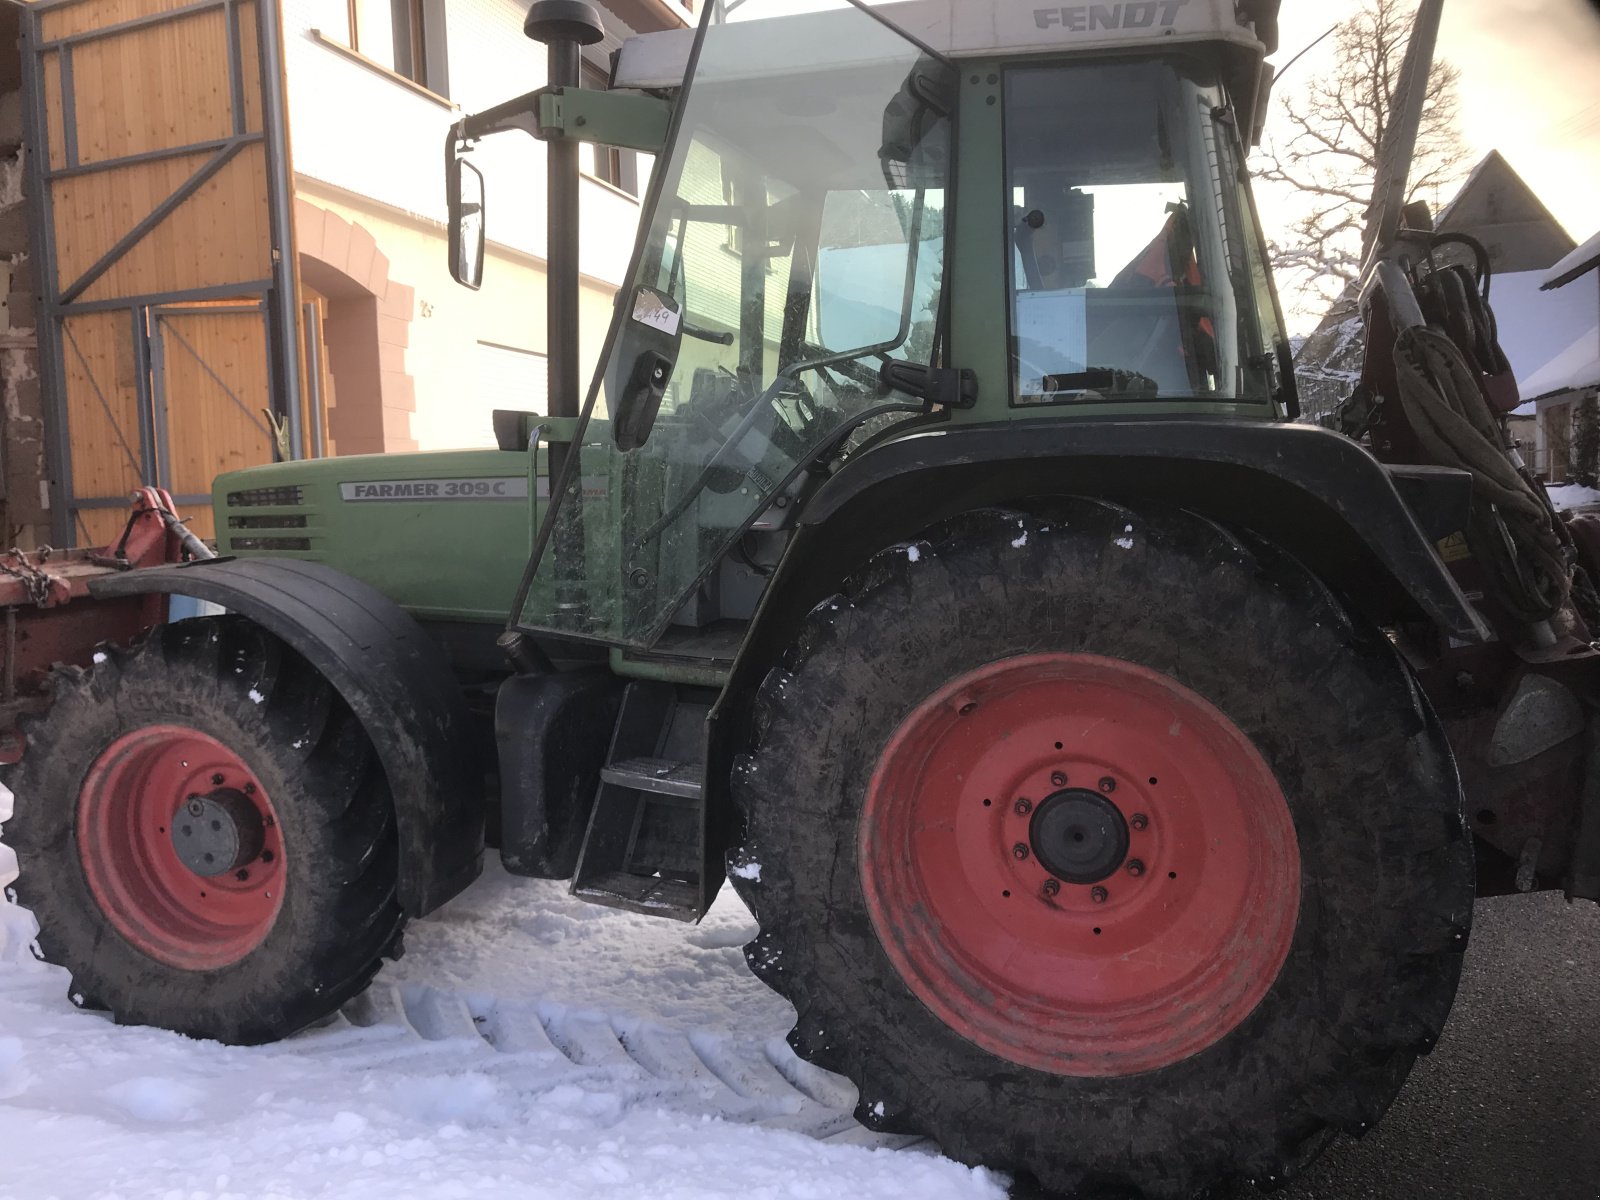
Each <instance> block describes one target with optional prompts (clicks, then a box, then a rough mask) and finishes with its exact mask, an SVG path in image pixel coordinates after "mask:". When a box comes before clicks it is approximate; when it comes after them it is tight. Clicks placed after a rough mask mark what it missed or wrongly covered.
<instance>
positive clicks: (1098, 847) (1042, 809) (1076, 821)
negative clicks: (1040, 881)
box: [1028, 788, 1128, 883]
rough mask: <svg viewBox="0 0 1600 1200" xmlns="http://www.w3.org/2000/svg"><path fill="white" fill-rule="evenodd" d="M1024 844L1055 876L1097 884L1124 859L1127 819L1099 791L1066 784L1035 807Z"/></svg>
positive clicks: (1126, 843) (1126, 841)
mask: <svg viewBox="0 0 1600 1200" xmlns="http://www.w3.org/2000/svg"><path fill="white" fill-rule="evenodd" d="M1028 842H1029V844H1030V846H1031V847H1032V849H1033V854H1034V857H1036V858H1037V859H1038V860H1039V865H1040V866H1042V867H1043V868H1044V869H1045V870H1046V871H1048V872H1050V874H1051V875H1053V876H1055V877H1056V878H1057V879H1060V880H1063V881H1065V882H1067V883H1099V882H1100V881H1101V880H1102V879H1106V878H1109V877H1110V876H1111V875H1112V874H1114V873H1115V872H1116V870H1117V868H1118V867H1120V866H1122V864H1123V862H1124V861H1126V859H1127V857H1128V822H1127V820H1126V819H1124V817H1123V815H1122V812H1121V810H1120V809H1118V808H1117V806H1116V805H1115V804H1113V803H1112V802H1111V801H1110V800H1109V799H1108V798H1106V797H1105V796H1102V795H1101V794H1100V793H1099V792H1091V791H1089V790H1088V789H1087V788H1068V789H1064V790H1062V791H1059V792H1056V793H1055V794H1054V795H1050V796H1046V797H1045V798H1044V800H1042V801H1041V802H1040V803H1039V807H1038V808H1036V809H1034V812H1033V821H1032V823H1031V824H1030V825H1029V829H1028Z"/></svg>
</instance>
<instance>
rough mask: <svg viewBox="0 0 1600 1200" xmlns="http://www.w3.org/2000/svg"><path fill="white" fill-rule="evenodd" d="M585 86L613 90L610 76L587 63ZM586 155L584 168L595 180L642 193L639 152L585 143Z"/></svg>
mask: <svg viewBox="0 0 1600 1200" xmlns="http://www.w3.org/2000/svg"><path fill="white" fill-rule="evenodd" d="M583 86H584V87H587V88H594V89H595V90H596V91H601V92H604V91H608V90H610V87H611V76H610V74H608V73H607V72H606V71H604V70H602V69H601V68H600V67H597V66H595V65H594V64H593V63H590V62H585V63H584V64H583ZM583 154H584V161H583V166H584V169H585V170H587V171H588V172H589V173H590V174H591V175H593V176H594V177H595V178H596V179H599V180H601V181H603V182H605V183H609V184H610V185H611V186H612V187H614V188H619V189H621V190H622V191H624V192H627V193H628V195H630V196H637V195H638V194H639V152H638V151H637V150H622V149H619V148H617V147H616V146H595V145H589V144H585V146H584V147H583ZM591 156H592V157H591Z"/></svg>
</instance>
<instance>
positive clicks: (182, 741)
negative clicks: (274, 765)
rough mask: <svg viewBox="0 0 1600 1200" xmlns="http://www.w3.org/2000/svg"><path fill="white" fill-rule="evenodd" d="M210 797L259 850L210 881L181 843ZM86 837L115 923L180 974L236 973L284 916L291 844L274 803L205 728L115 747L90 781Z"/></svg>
mask: <svg viewBox="0 0 1600 1200" xmlns="http://www.w3.org/2000/svg"><path fill="white" fill-rule="evenodd" d="M211 797H219V798H224V799H226V800H227V801H228V802H229V803H230V804H233V805H235V806H237V809H236V811H238V812H239V814H240V818H241V823H246V822H247V823H249V824H250V825H251V826H252V827H253V829H252V838H257V837H258V838H259V841H260V846H259V850H258V851H256V852H255V853H253V854H251V853H250V851H251V850H254V849H255V846H254V842H253V840H252V842H251V844H250V847H249V849H245V850H241V851H240V853H241V854H250V857H249V858H248V860H247V861H240V862H234V861H230V862H228V863H226V864H220V865H222V866H225V867H226V870H224V871H223V872H222V873H220V874H215V875H209V876H208V875H202V874H198V873H196V871H194V870H191V869H190V867H188V866H186V865H185V864H184V862H183V860H182V858H181V857H180V856H179V853H178V851H177V849H176V848H175V846H174V838H175V836H178V832H181V830H182V828H183V825H182V822H184V820H185V819H186V818H187V817H188V816H189V814H190V809H189V807H188V806H189V805H190V804H192V803H195V802H198V801H201V800H203V799H206V798H211ZM252 813H253V816H252V815H251V814H252ZM175 822H176V823H178V832H175V829H174V825H175ZM77 832H78V856H79V860H80V861H81V862H82V864H83V873H84V877H85V879H87V881H88V884H89V890H90V892H91V893H92V894H93V896H94V898H95V901H96V903H98V904H99V905H100V909H101V911H102V912H104V913H105V915H106V919H107V920H109V921H110V922H111V924H112V926H113V927H114V928H115V929H116V931H117V932H118V933H119V934H121V935H122V936H123V937H124V938H125V939H127V941H129V942H130V943H132V944H133V945H134V946H136V947H137V948H138V949H139V950H141V951H143V952H144V953H145V954H148V955H149V956H150V957H151V958H154V959H157V960H158V961H160V962H164V963H167V964H169V965H171V966H174V967H179V968H182V969H184V970H189V971H208V970H216V969H218V968H220V967H226V966H229V965H230V964H232V963H236V962H238V961H239V960H240V959H242V958H244V957H245V956H246V955H247V954H249V953H250V952H251V951H252V950H254V949H255V948H256V947H257V946H259V945H260V944H261V942H262V939H264V938H265V937H266V936H267V933H268V931H269V930H271V928H272V925H273V922H274V921H276V920H277V917H278V911H279V909H281V908H282V906H283V880H284V855H283V836H282V831H281V830H280V828H279V826H278V820H277V813H276V812H275V811H274V809H273V807H272V801H271V800H270V799H269V798H268V796H267V793H266V791H265V789H263V788H262V786H261V784H260V782H259V780H257V779H256V777H255V774H254V772H252V771H251V770H250V768H249V767H248V766H246V765H245V763H244V761H243V760H242V759H241V758H240V757H239V756H238V755H237V754H235V753H234V752H233V751H232V750H229V749H228V747H227V746H225V745H223V744H222V743H221V742H219V741H218V740H217V739H216V738H214V737H211V736H210V735H209V734H205V733H201V732H200V731H199V730H197V729H190V728H188V727H186V726H183V725H148V726H145V727H144V728H142V729H136V730H134V731H133V732H132V733H126V734H123V735H122V736H121V737H119V738H118V739H117V740H116V741H114V742H112V743H111V745H110V746H108V747H107V748H106V750H105V752H104V753H102V754H101V755H100V757H99V758H98V759H96V760H95V762H94V765H93V766H91V767H90V768H89V773H88V775H87V776H86V777H85V778H84V781H83V787H82V790H81V791H80V793H79V798H78V823H77Z"/></svg>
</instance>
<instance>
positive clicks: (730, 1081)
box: [263, 982, 936, 1153]
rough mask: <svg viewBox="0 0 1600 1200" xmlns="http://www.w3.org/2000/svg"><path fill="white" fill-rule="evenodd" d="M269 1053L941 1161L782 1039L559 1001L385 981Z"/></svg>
mask: <svg viewBox="0 0 1600 1200" xmlns="http://www.w3.org/2000/svg"><path fill="white" fill-rule="evenodd" d="M263 1052H266V1053H282V1054H289V1055H296V1056H305V1057H309V1058H315V1059H318V1060H321V1061H324V1062H330V1061H331V1062H338V1063H339V1065H340V1069H341V1071H344V1072H348V1073H350V1074H351V1075H352V1077H359V1076H360V1075H362V1074H364V1073H366V1072H369V1071H370V1072H379V1071H381V1072H383V1073H384V1074H385V1075H390V1074H393V1073H395V1072H396V1071H403V1072H405V1073H408V1074H410V1073H415V1074H425V1075H436V1074H441V1073H449V1074H476V1075H482V1076H486V1077H490V1078H493V1079H496V1080H501V1081H504V1082H505V1083H506V1084H507V1085H508V1086H513V1087H516V1088H518V1089H520V1090H524V1091H531V1092H542V1091H547V1090H549V1089H551V1088H555V1087H559V1086H562V1085H576V1086H578V1087H583V1086H585V1085H589V1086H591V1087H593V1088H596V1089H604V1090H605V1091H608V1092H618V1091H621V1092H623V1093H624V1094H626V1095H628V1096H629V1097H630V1098H631V1099H634V1100H636V1101H641V1102H642V1101H648V1102H650V1103H654V1104H659V1105H660V1106H661V1107H663V1108H666V1109H669V1110H672V1111H676V1112H681V1113H685V1114H688V1115H695V1116H711V1117H716V1118H719V1119H721V1120H726V1121H733V1122H737V1123H740V1124H748V1125H756V1126H760V1127H763V1128H768V1129H781V1130H787V1131H789V1132H793V1133H799V1134H803V1135H805V1136H807V1137H811V1138H815V1139H817V1140H819V1141H826V1142H834V1143H840V1144H849V1145H856V1146H865V1147H868V1148H882V1149H897V1150H898V1149H913V1150H920V1151H923V1152H926V1153H936V1150H935V1147H934V1146H933V1144H932V1143H931V1142H929V1141H928V1140H927V1139H926V1138H918V1137H908V1136H905V1135H896V1134H885V1133H875V1132H873V1131H871V1130H868V1129H865V1128H863V1127H862V1126H860V1125H858V1124H856V1121H855V1118H854V1117H853V1116H852V1111H853V1109H854V1107H855V1099H856V1094H855V1089H854V1087H853V1086H851V1084H850V1083H849V1082H848V1081H847V1080H845V1079H842V1078H840V1077H838V1076H835V1075H830V1074H829V1073H828V1072H826V1071H822V1070H819V1069H818V1068H817V1067H814V1066H812V1065H811V1064H810V1063H806V1062H803V1061H802V1060H800V1059H799V1058H797V1057H795V1055H794V1053H793V1051H791V1050H790V1049H789V1047H788V1045H787V1044H786V1043H784V1042H783V1041H782V1040H780V1039H776V1038H769V1039H765V1040H761V1039H751V1038H740V1037H737V1036H733V1035H729V1034H726V1033H721V1032H718V1031H715V1030H708V1029H691V1030H680V1029H673V1028H669V1027H667V1026H665V1025H661V1024H658V1023H656V1022H652V1021H647V1020H643V1019H639V1018H636V1017H630V1016H624V1015H615V1014H608V1013H604V1012H599V1011H596V1010H593V1009H579V1008H573V1007H570V1006H567V1005H562V1004H557V1003H553V1002H541V1001H526V1000H519V1001H516V1002H513V1003H506V1002H504V1001H501V1000H498V999H496V998H494V997H483V996H476V995H462V994H459V993H456V992H451V991H447V990H444V989H441V988H436V987H431V986H427V985H416V984H400V985H396V984H384V983H382V982H379V983H377V984H374V985H373V986H372V987H371V988H369V989H368V990H367V991H366V992H364V993H363V994H362V995H360V996H358V997H356V998H355V999H354V1000H352V1001H351V1002H350V1003H349V1004H347V1005H345V1007H344V1008H343V1010H341V1011H340V1012H339V1013H338V1014H337V1015H336V1016H334V1017H333V1018H331V1019H330V1020H328V1021H326V1022H324V1023H323V1024H322V1025H321V1026H320V1027H318V1028H315V1029H312V1030H309V1031H307V1032H305V1033H302V1034H300V1035H298V1036H296V1037H294V1038H291V1039H290V1040H288V1041H286V1042H281V1043H278V1044H277V1045H276V1046H272V1047H265V1048H263Z"/></svg>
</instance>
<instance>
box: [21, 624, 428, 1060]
mask: <svg viewBox="0 0 1600 1200" xmlns="http://www.w3.org/2000/svg"><path fill="white" fill-rule="evenodd" d="M53 690H54V703H53V704H52V706H51V708H50V710H49V711H48V712H47V713H45V714H44V715H43V716H41V717H39V718H37V719H35V720H34V721H32V722H31V723H28V724H26V725H25V729H26V732H27V738H28V744H27V749H26V751H25V753H24V754H23V757H22V760H21V762H20V763H19V764H18V765H17V766H16V767H15V768H13V769H12V771H11V772H10V778H9V779H8V781H7V782H8V784H9V786H10V787H11V789H12V791H13V792H14V794H15V797H16V799H15V811H14V815H13V817H12V819H11V820H10V821H8V822H7V823H6V828H5V830H4V834H5V839H6V842H7V843H8V844H9V845H11V846H12V847H13V848H14V849H15V850H16V852H17V857H18V860H19V864H20V868H21V873H20V875H19V877H18V879H17V882H16V885H15V887H16V892H17V895H18V901H19V903H21V904H23V905H24V906H26V907H27V908H31V909H32V910H33V913H34V915H35V917H36V918H37V920H38V922H39V937H38V943H37V944H38V951H37V953H39V955H40V956H41V957H43V958H44V959H45V960H46V961H47V962H51V963H55V964H58V965H60V966H63V967H65V968H67V970H68V971H70V972H71V975H72V980H71V985H70V987H69V989H68V995H69V996H70V998H71V1000H72V1002H73V1003H74V1004H76V1005H78V1006H79V1007H83V1008H91V1009H99V1010H106V1011H109V1012H110V1013H111V1015H112V1016H113V1017H114V1018H115V1019H116V1021H117V1022H118V1023H119V1024H130V1025H131V1024H137V1025H154V1026H159V1027H161V1028H165V1029H171V1030H175V1031H177V1032H179V1033H183V1034H187V1035H189V1036H191V1037H197V1038H213V1039H215V1040H217V1041H221V1042H229V1043H234V1044H240V1045H250V1044H256V1043H261V1042H269V1041H273V1040H276V1039H278V1038H282V1037H286V1036H287V1035H289V1034H291V1033H294V1032H295V1031H296V1030H299V1029H302V1028H304V1027H305V1026H307V1025H309V1024H312V1023H313V1022H315V1021H317V1020H319V1019H321V1018H323V1017H325V1016H328V1015H329V1014H331V1013H332V1012H334V1011H335V1010H336V1009H337V1008H338V1007H339V1005H341V1004H342V1003H344V1002H345V1001H346V1000H348V999H349V998H350V997H352V996H354V995H355V994H356V993H358V992H360V991H361V990H362V989H363V988H365V987H366V985H367V983H368V981H370V980H371V978H372V976H373V974H374V973H375V972H376V971H377V969H378V967H379V966H380V965H381V961H382V958H383V957H384V956H385V955H388V956H390V957H395V956H398V953H399V948H400V934H401V929H402V926H403V924H404V915H403V913H402V912H401V909H400V905H399V903H398V902H397V901H396V898H395V885H396V878H397V875H398V871H399V865H398V864H399V852H398V843H397V840H396V830H395V818H394V812H393V806H392V804H391V801H390V796H389V788H388V783H387V780H386V778H385V775H384V771H383V767H382V765H381V764H380V763H379V762H378V761H377V758H376V755H375V754H374V752H373V749H372V745H371V742H370V740H369V739H368V736H367V734H366V732H365V730H364V729H363V728H362V727H361V724H360V722H359V721H358V720H357V719H356V717H355V716H354V714H353V713H352V712H351V711H350V709H349V708H348V707H347V706H346V705H345V703H344V702H343V701H342V700H341V699H340V698H339V696H338V695H337V694H336V693H335V692H334V691H333V689H332V688H331V687H330V686H329V684H328V683H327V681H326V680H325V679H323V677H322V676H321V675H320V674H319V673H318V672H317V671H316V670H315V669H314V668H313V667H311V666H310V664H308V663H307V662H306V661H305V660H304V659H303V658H301V657H300V656H299V655H298V654H296V653H295V652H294V651H292V650H290V649H289V648H288V647H287V646H285V645H283V643H281V642H280V641H278V640H277V639H276V638H274V637H273V636H272V635H270V634H268V633H266V632H265V631H264V630H262V629H261V628H260V627H259V626H257V625H255V624H253V623H252V622H250V621H248V620H246V619H244V618H242V617H236V616H224V617H206V618H200V619H195V620H188V621H180V622H177V623H174V624H171V625H164V626H160V627H158V628H157V629H155V630H154V631H152V632H151V633H150V634H149V635H148V637H147V638H146V639H145V640H144V641H143V642H142V643H140V644H139V645H138V646H136V647H135V648H134V649H131V650H121V649H116V648H106V649H104V650H102V651H101V652H99V653H97V654H96V655H95V665H94V666H93V667H92V668H91V669H88V670H84V669H81V668H77V667H61V668H57V670H56V671H55V673H54V676H53ZM208 856H209V857H208Z"/></svg>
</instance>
